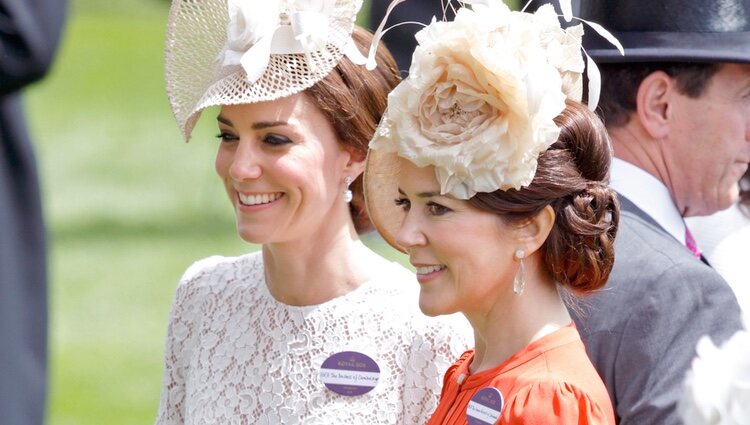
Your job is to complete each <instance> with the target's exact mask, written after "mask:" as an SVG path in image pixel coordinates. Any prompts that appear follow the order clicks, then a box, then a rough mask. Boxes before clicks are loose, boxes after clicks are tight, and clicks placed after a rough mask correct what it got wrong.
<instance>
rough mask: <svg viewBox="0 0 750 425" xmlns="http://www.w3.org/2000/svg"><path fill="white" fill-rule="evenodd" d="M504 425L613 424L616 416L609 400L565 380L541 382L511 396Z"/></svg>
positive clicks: (505, 409)
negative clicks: (552, 424) (544, 424)
mask: <svg viewBox="0 0 750 425" xmlns="http://www.w3.org/2000/svg"><path fill="white" fill-rule="evenodd" d="M502 418H503V423H508V424H514V425H516V424H541V423H566V424H568V423H576V424H596V425H602V424H612V425H614V423H615V420H614V413H613V410H612V405H611V403H610V401H609V399H608V398H606V396H605V397H595V396H593V395H592V394H590V393H587V392H585V391H584V390H583V389H582V388H581V387H579V386H577V385H574V384H572V383H570V382H565V381H539V382H534V383H532V384H529V385H526V386H524V387H522V388H520V389H519V390H517V391H516V392H515V393H513V394H512V395H510V396H509V397H508V399H507V401H506V405H505V406H504V407H503V410H502Z"/></svg>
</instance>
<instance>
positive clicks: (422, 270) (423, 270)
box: [416, 264, 445, 275]
mask: <svg viewBox="0 0 750 425" xmlns="http://www.w3.org/2000/svg"><path fill="white" fill-rule="evenodd" d="M444 268H445V266H444V265H442V264H438V265H434V266H421V267H417V268H416V269H417V274H418V275H426V274H430V273H434V272H437V271H440V270H443V269H444Z"/></svg>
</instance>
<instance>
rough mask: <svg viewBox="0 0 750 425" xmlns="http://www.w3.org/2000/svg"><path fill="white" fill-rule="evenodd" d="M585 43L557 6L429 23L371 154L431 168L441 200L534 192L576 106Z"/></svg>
mask: <svg viewBox="0 0 750 425" xmlns="http://www.w3.org/2000/svg"><path fill="white" fill-rule="evenodd" d="M581 35H582V30H581V28H580V27H573V28H571V29H568V30H562V29H561V28H560V25H559V23H558V21H557V17H556V16H555V13H554V12H553V10H552V7H551V6H544V7H542V8H540V9H539V11H538V12H537V13H536V14H534V15H531V14H528V13H521V12H511V11H510V9H508V7H507V6H505V4H503V3H502V2H500V1H490V2H488V3H487V4H475V5H473V7H472V8H471V9H470V8H467V7H463V8H460V9H459V10H458V13H457V14H456V18H455V20H453V21H451V22H432V23H431V24H430V25H429V26H427V27H426V28H424V29H423V30H421V31H420V32H419V33H418V34H417V36H416V37H417V41H418V42H419V45H418V46H417V48H416V50H415V52H414V55H413V58H412V66H411V69H410V70H409V78H407V79H406V80H404V81H403V82H402V83H401V84H400V85H399V86H398V87H396V89H395V90H394V91H393V92H391V94H390V95H389V96H388V110H387V111H386V114H385V116H384V118H383V120H382V122H381V124H380V126H379V127H378V130H377V131H376V134H375V137H374V139H373V140H372V142H371V143H370V147H371V148H372V149H375V150H383V151H385V152H396V153H397V154H398V155H399V156H401V157H403V158H406V159H408V160H410V161H411V162H413V163H414V164H415V165H417V166H419V167H424V166H428V165H433V166H435V170H436V177H437V180H438V182H439V183H440V187H441V192H442V193H447V194H451V195H452V196H454V197H456V198H459V199H468V198H470V197H472V196H473V195H474V194H475V193H477V192H492V191H495V190H497V189H502V190H507V189H510V188H514V189H520V188H521V187H523V186H526V185H528V184H530V183H531V181H532V179H533V178H534V174H535V172H536V166H537V157H538V155H539V153H540V152H542V151H544V150H546V149H547V148H548V147H549V146H550V145H551V144H552V143H554V142H555V140H557V137H558V136H559V129H558V127H557V125H556V124H555V123H554V121H553V119H554V118H555V117H556V116H558V115H559V114H560V113H561V112H562V111H563V109H564V108H565V98H566V97H571V98H574V99H576V100H579V99H580V92H581V90H580V86H581V80H580V74H581V72H582V71H583V59H582V58H581V55H580V41H581ZM563 82H565V84H563Z"/></svg>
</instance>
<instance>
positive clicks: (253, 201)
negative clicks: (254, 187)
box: [237, 192, 284, 206]
mask: <svg viewBox="0 0 750 425" xmlns="http://www.w3.org/2000/svg"><path fill="white" fill-rule="evenodd" d="M237 195H239V199H240V203H241V204H242V205H247V206H253V205H263V204H270V203H271V202H273V201H275V200H277V199H279V198H281V197H282V196H284V194H283V193H282V192H274V193H258V194H252V195H245V194H242V193H239V192H237Z"/></svg>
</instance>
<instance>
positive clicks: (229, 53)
mask: <svg viewBox="0 0 750 425" xmlns="http://www.w3.org/2000/svg"><path fill="white" fill-rule="evenodd" d="M361 7H362V0H172V6H171V8H170V11H169V18H168V21H167V36H166V47H165V76H166V82H167V96H168V98H169V102H170V105H171V107H172V112H173V113H174V116H175V118H176V119H177V122H178V124H179V125H180V128H181V130H182V134H183V136H184V137H185V139H189V138H190V133H191V132H192V129H193V127H194V126H195V122H196V121H197V120H198V117H199V116H200V113H201V111H202V110H203V109H205V108H207V107H209V106H215V105H233V104H242V103H254V102H261V101H268V100H274V99H278V98H282V97H285V96H290V95H292V94H295V93H298V92H301V91H303V90H305V89H307V88H309V87H311V86H312V85H314V84H315V83H317V82H318V81H320V80H322V79H323V78H324V77H325V76H326V75H327V74H328V73H329V72H331V70H332V69H333V68H334V67H335V66H336V65H337V64H338V62H339V60H340V59H341V58H342V57H343V56H344V55H346V56H347V57H349V59H351V60H352V62H354V63H357V64H365V63H367V61H368V58H366V57H364V55H363V54H362V53H361V52H360V51H359V50H358V49H357V48H356V46H355V45H354V41H353V40H352V38H351V34H352V31H353V29H354V21H355V19H356V16H357V12H358V11H359V10H360V8H361ZM371 51H374V49H371ZM370 62H372V58H370Z"/></svg>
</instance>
